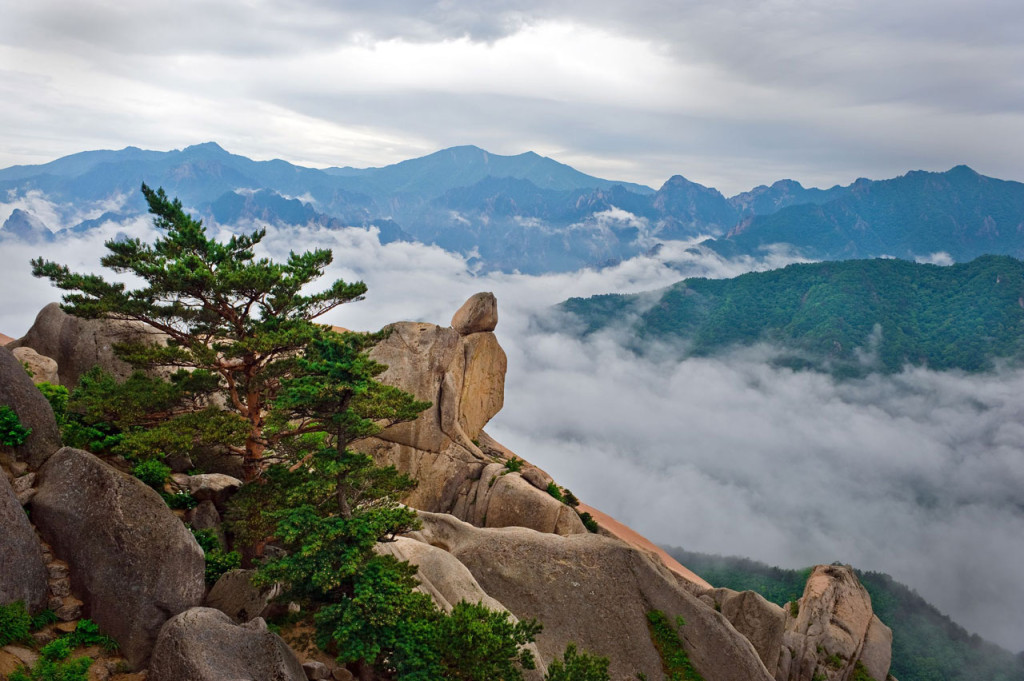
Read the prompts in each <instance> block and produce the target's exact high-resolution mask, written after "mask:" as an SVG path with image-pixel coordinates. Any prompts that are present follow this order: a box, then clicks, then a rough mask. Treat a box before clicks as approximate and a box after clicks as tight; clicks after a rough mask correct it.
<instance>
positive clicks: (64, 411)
mask: <svg viewBox="0 0 1024 681" xmlns="http://www.w3.org/2000/svg"><path fill="white" fill-rule="evenodd" d="M36 387H37V388H39V392H41V393H43V397H45V398H46V401H47V402H49V403H50V406H51V407H52V408H53V415H54V417H55V418H56V419H57V425H58V426H63V425H64V424H65V423H66V422H67V420H68V397H69V393H68V389H67V388H65V387H64V386H62V385H55V384H53V383H45V382H44V383H40V384H39V385H37V386H36Z"/></svg>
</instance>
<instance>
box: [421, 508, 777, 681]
mask: <svg viewBox="0 0 1024 681" xmlns="http://www.w3.org/2000/svg"><path fill="white" fill-rule="evenodd" d="M420 516H421V518H422V519H423V529H422V530H420V531H419V532H415V533H412V534H411V535H410V536H411V537H413V538H415V539H417V540H419V541H422V542H424V543H427V544H430V545H431V546H434V547H437V548H440V549H443V550H445V551H447V552H448V553H450V554H451V555H452V556H454V557H455V558H456V559H458V561H459V562H460V563H462V564H463V565H464V566H465V567H466V568H467V569H468V570H469V572H470V573H471V574H472V576H473V577H474V578H475V579H476V581H477V583H478V584H479V585H480V587H481V588H482V589H483V590H484V591H485V592H486V593H487V594H488V595H489V596H490V597H491V598H493V599H495V600H497V601H498V602H500V603H501V604H502V605H503V606H504V607H505V608H507V609H508V610H509V611H511V612H512V613H513V614H515V615H516V616H517V617H519V618H537V619H539V620H540V621H542V622H543V623H544V631H543V632H542V633H541V634H540V636H539V637H538V638H537V648H538V649H539V651H540V654H541V657H542V659H544V660H546V661H550V660H552V659H554V658H555V657H556V656H559V655H561V653H562V651H563V650H564V649H565V647H566V645H567V644H568V643H570V642H575V643H576V644H577V645H578V646H579V647H580V648H581V649H585V650H588V651H590V652H592V653H595V654H598V655H604V656H607V657H609V658H611V661H612V663H611V668H610V672H611V675H612V678H636V674H637V672H643V673H644V674H646V675H647V677H648V678H651V679H656V678H661V674H662V671H661V670H662V666H661V665H662V662H661V658H660V656H659V655H658V652H657V650H656V649H655V647H654V645H653V644H652V642H651V638H650V635H649V632H648V627H647V613H648V611H650V610H661V611H663V612H665V613H666V614H667V615H668V616H669V617H670V618H671V619H673V620H674V618H675V617H676V616H679V615H681V616H682V617H683V618H684V619H685V621H686V626H684V627H682V630H681V636H682V638H683V641H684V645H685V647H686V649H687V651H688V653H689V656H690V659H691V661H692V662H693V664H694V666H695V667H696V668H697V669H698V671H700V673H701V674H702V675H703V676H704V678H705V679H706V680H707V681H769V680H770V679H771V678H772V677H771V675H770V674H769V673H768V671H767V669H765V667H764V665H763V664H762V663H761V661H760V658H759V657H758V655H757V652H756V651H755V650H754V647H753V646H752V645H751V643H750V642H749V641H748V640H747V639H746V638H744V637H743V636H742V635H740V634H739V633H738V632H737V631H736V629H735V628H733V626H732V625H731V624H730V623H729V621H728V620H727V619H726V618H725V617H723V616H722V615H721V614H720V613H718V612H715V610H714V609H713V608H712V607H710V606H708V605H706V604H705V603H702V602H701V601H700V600H698V598H697V597H696V596H694V595H693V594H691V593H690V591H689V590H688V588H687V587H686V586H685V583H684V582H683V581H682V580H679V579H678V578H676V577H675V576H674V575H673V574H672V573H671V572H669V571H668V570H667V569H666V568H665V567H664V566H663V565H661V564H660V563H659V562H656V561H655V560H653V559H652V558H651V557H650V556H649V555H648V554H646V553H644V552H641V551H638V550H637V549H634V548H632V547H630V546H627V545H626V544H625V543H623V542H621V541H619V540H617V539H613V538H610V537H604V536H600V535H596V534H589V533H587V534H581V535H570V536H558V535H553V534H547V533H541V532H536V531H533V530H529V529H526V528H521V527H507V528H499V529H484V528H477V527H473V526H472V525H469V524H468V523H464V522H461V521H459V520H458V519H456V518H454V517H452V516H451V515H447V514H434V513H421V514H420Z"/></svg>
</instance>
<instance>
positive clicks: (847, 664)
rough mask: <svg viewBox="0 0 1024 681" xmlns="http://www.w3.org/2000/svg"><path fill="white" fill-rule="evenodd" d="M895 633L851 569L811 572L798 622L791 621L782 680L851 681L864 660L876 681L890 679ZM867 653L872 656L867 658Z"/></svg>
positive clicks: (781, 666) (823, 568) (779, 675)
mask: <svg viewBox="0 0 1024 681" xmlns="http://www.w3.org/2000/svg"><path fill="white" fill-rule="evenodd" d="M891 644H892V631H891V630H890V629H889V628H888V627H886V626H885V625H884V624H882V622H881V620H879V619H878V618H877V617H876V616H875V615H874V613H873V612H872V610H871V597H870V596H869V595H868V592H867V590H866V589H865V588H864V587H863V586H862V585H861V583H860V581H859V580H858V579H857V576H856V575H855V574H854V572H853V570H852V569H851V568H850V567H848V566H845V565H819V566H817V567H815V568H814V570H813V571H812V572H811V576H810V577H809V578H808V580H807V586H806V587H805V588H804V595H803V596H802V597H801V598H800V601H799V610H798V611H797V615H796V617H795V618H790V619H789V621H787V623H786V631H785V633H784V634H783V639H782V655H781V659H780V664H779V670H778V672H777V674H776V678H777V679H779V681H812V679H814V677H815V675H816V674H817V675H818V676H819V678H820V677H821V676H824V677H825V678H826V679H828V680H829V681H833V680H838V681H845V680H846V679H847V678H849V676H850V675H851V674H852V672H853V669H854V667H855V665H856V663H857V662H858V661H860V662H861V664H863V665H864V667H865V669H866V670H867V672H868V673H869V674H870V675H871V676H872V677H873V678H875V679H880V680H881V679H885V677H886V675H888V673H889V663H890V662H891V655H892V653H891ZM865 653H867V654H865Z"/></svg>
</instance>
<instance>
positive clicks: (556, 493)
mask: <svg viewBox="0 0 1024 681" xmlns="http://www.w3.org/2000/svg"><path fill="white" fill-rule="evenodd" d="M548 494H550V495H551V496H553V497H554V498H556V499H558V500H559V501H563V502H564V501H565V499H564V498H563V497H562V488H561V487H559V486H558V485H556V484H555V483H554V481H551V482H549V483H548Z"/></svg>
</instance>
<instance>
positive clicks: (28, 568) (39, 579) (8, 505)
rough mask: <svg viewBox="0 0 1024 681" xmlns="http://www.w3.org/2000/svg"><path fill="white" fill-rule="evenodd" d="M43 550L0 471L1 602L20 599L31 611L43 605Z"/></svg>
mask: <svg viewBox="0 0 1024 681" xmlns="http://www.w3.org/2000/svg"><path fill="white" fill-rule="evenodd" d="M46 580H47V572H46V564H45V563H44V562H43V551H42V547H41V546H40V545H39V539H38V538H37V537H36V533H35V531H34V530H33V529H32V525H31V524H29V522H28V517H27V516H26V515H25V509H23V508H22V507H21V503H19V501H18V498H17V496H15V494H14V489H13V488H12V487H11V485H10V483H9V482H7V476H5V475H4V474H3V472H2V471H0V605H3V604H7V603H13V602H15V601H23V602H24V603H25V605H26V606H27V607H28V609H29V611H30V612H33V613H34V612H38V611H39V610H42V609H43V607H44V606H45V605H46V597H47V584H46Z"/></svg>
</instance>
